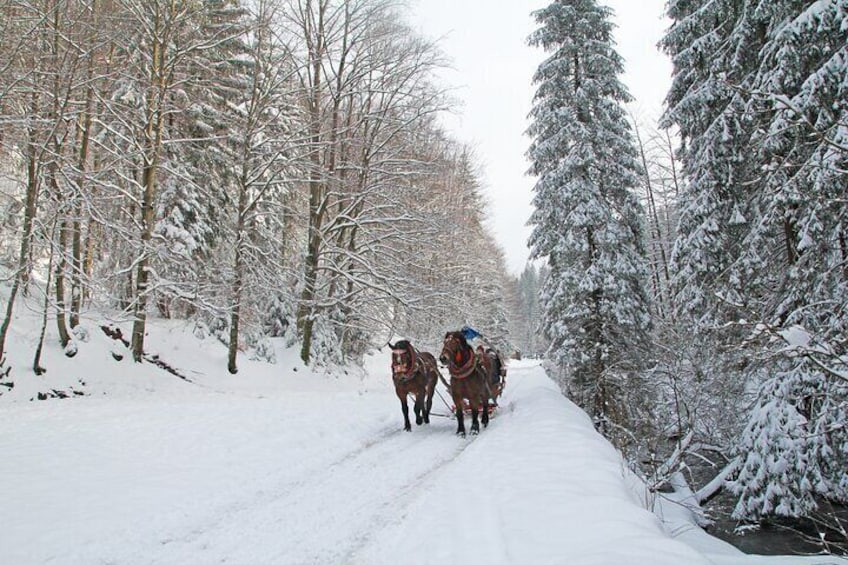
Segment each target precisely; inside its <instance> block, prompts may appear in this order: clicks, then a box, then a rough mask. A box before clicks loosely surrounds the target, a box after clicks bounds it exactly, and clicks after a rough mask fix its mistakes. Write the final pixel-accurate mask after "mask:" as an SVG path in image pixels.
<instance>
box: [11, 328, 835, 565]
mask: <svg viewBox="0 0 848 565" xmlns="http://www.w3.org/2000/svg"><path fill="white" fill-rule="evenodd" d="M21 325H23V326H25V325H26V324H20V323H18V324H14V325H13V326H12V327H13V333H12V334H11V336H10V345H9V347H8V349H7V351H8V352H9V360H10V363H11V364H12V367H13V372H12V374H13V376H14V377H16V379H15V380H16V387H15V389H13V390H12V391H11V392H9V393H6V394H4V395H3V396H0V429H2V430H3V431H2V434H0V477H2V478H3V483H2V484H3V494H2V503H1V504H0V563H9V564H16V565H26V564H46V563H61V564H69V565H70V564H92V563H116V564H141V563H143V564H176V563H179V564H208V563H223V562H226V563H235V564H250V565H255V564H264V563H269V564H272V563H273V564H301V563H303V564H306V563H318V564H337V563H345V564H362V565H366V564H367V565H379V564H389V563H391V564H394V563H398V562H400V561H403V562H404V563H409V564H418V563H420V564H432V563H439V564H445V565H446V564H453V563H456V564H463V565H473V564H476V563H486V564H487V565H501V564H545V563H569V564H607V563H614V564H618V563H627V564H639V563H646V564H652V565H662V564H674V565H678V564H682V563H685V564H695V565H697V564H702V563H703V564H710V563H712V564H721V565H737V564H749V563H750V564H775V565H776V564H789V563H792V564H796V563H805V564H813V563H835V562H837V560H836V559H834V558H830V557H828V558H824V557H818V558H817V557H760V556H746V555H744V554H742V553H740V552H739V551H737V550H736V549H735V548H733V547H731V546H729V545H727V544H725V543H724V542H720V541H718V540H716V539H714V538H711V537H709V536H707V535H706V534H705V533H704V532H703V531H702V530H701V529H700V528H698V527H696V526H694V522H693V518H692V516H691V515H690V514H689V512H688V511H687V510H685V509H684V508H683V507H682V506H681V505H679V504H675V503H674V501H672V500H662V499H656V500H655V499H654V497H653V496H651V495H649V493H647V492H646V491H645V489H644V486H643V485H642V484H641V483H640V482H639V481H638V479H637V478H636V477H635V476H633V475H632V474H631V473H630V472H629V471H628V470H627V469H626V467H625V466H624V465H623V462H622V460H621V458H620V456H619V455H618V453H617V452H616V451H615V450H614V449H613V448H612V446H611V445H610V444H609V443H607V442H606V440H604V439H603V438H602V437H601V436H600V435H598V434H597V433H596V432H595V431H594V429H593V427H592V425H591V422H590V421H589V419H588V417H587V416H586V415H585V414H584V413H583V412H582V411H581V410H579V409H578V408H577V407H576V406H575V405H574V404H572V403H571V402H569V401H568V400H567V399H565V398H564V397H563V396H562V395H561V394H560V392H559V390H558V388H557V386H556V385H555V384H554V383H553V382H552V381H551V380H550V379H549V378H548V377H547V376H546V375H545V372H544V370H543V369H542V367H541V366H540V365H539V364H538V363H536V362H532V361H524V362H517V361H512V362H511V364H510V366H509V375H508V382H507V388H506V391H505V393H504V396H503V398H502V402H501V406H500V408H499V409H498V412H497V414H496V415H495V417H494V418H493V419H492V421H491V423H490V425H489V427H488V429H485V430H483V431H482V432H481V433H480V435H479V436H469V437H468V438H464V439H463V438H459V437H456V436H455V435H454V430H455V422H454V421H453V420H452V419H450V418H448V417H447V416H446V412H447V408H446V406H445V404H444V403H443V401H442V400H441V399H440V398H439V397H436V399H435V404H434V410H433V411H434V416H433V418H432V423H431V424H430V425H429V426H421V427H416V428H414V429H413V431H412V432H411V433H405V432H403V431H402V425H403V420H402V416H401V412H400V408H399V406H398V401H397V398H396V397H395V395H394V390H393V388H392V386H391V379H390V372H389V366H390V359H389V353H388V350H387V349H385V350H384V351H382V352H377V353H376V354H374V355H372V356H369V357H368V358H367V359H366V362H365V365H364V367H361V368H349V369H348V370H347V371H346V372H341V371H337V374H336V375H335V376H334V375H331V374H325V373H320V372H317V373H316V372H312V371H310V370H309V369H308V368H306V367H304V366H303V365H302V364H301V363H300V362H299V361H298V360H297V358H296V355H295V352H293V351H291V350H287V349H285V348H283V347H282V345H281V344H280V343H279V342H275V346H276V348H277V351H276V355H277V359H279V360H280V361H279V363H278V364H276V365H270V364H267V363H262V362H258V361H250V360H249V359H248V357H249V355H242V356H241V357H240V372H239V373H238V374H237V375H235V376H232V375H229V374H228V373H227V372H226V362H225V359H226V350H225V348H224V346H223V345H222V344H221V343H220V342H218V341H216V340H215V339H214V338H207V339H198V338H197V337H195V336H194V334H193V328H192V327H191V325H187V324H184V323H177V322H164V321H161V320H155V321H153V322H152V323H151V328H150V333H149V335H148V341H147V343H148V349H149V351H150V352H153V353H158V354H159V355H160V356H161V358H162V359H164V360H167V361H168V362H169V363H170V364H171V365H172V366H174V367H177V368H178V369H179V370H180V371H181V372H182V374H183V375H185V376H186V377H188V378H189V379H190V380H191V382H187V381H184V380H181V379H179V378H177V377H175V376H173V375H171V374H168V373H166V372H164V371H162V370H160V369H157V368H155V367H154V366H152V365H150V364H141V365H137V364H133V363H132V362H131V360H130V356H129V355H125V356H124V359H123V360H122V361H115V360H114V359H113V358H112V356H111V354H110V353H111V351H113V350H114V349H115V348H116V342H114V341H112V340H111V339H109V338H107V337H106V336H105V335H104V334H103V333H102V332H101V331H100V330H99V329H98V328H97V327H96V326H95V325H94V324H92V325H90V326H89V327H88V330H89V340H88V342H86V343H80V344H79V353H78V354H77V356H76V357H75V358H74V359H66V358H64V357H63V356H62V355H61V350H60V348H59V347H58V346H56V345H53V344H52V343H51V344H49V345H48V346H47V347H46V351H45V357H44V362H43V364H44V365H45V366H46V367H47V368H48V373H47V374H46V375H44V376H42V377H36V376H35V375H34V374H33V373H32V372H31V371H30V370H29V369H28V368H27V362H28V360H27V359H25V358H24V357H23V356H24V353H25V352H27V351H31V350H32V346H33V344H34V341H35V336H36V335H37V332H35V331H33V332H32V333H26V332H25V333H23V334H22V333H15V332H16V330H15V328H18V327H20V326H21ZM34 327H35V326H34ZM126 329H128V328H125V330H126ZM126 333H127V332H126V331H125V334H126ZM119 347H123V346H119ZM80 380H82V381H84V382H85V385H84V386H83V385H81V384H80V383H79V381H80ZM62 386H65V387H70V386H75V387H76V388H77V389H79V390H84V391H85V392H86V393H87V395H86V396H84V397H76V398H73V399H68V400H57V399H53V400H48V401H41V402H39V401H33V402H30V401H28V398H29V396H32V395H34V394H35V393H36V392H37V391H38V390H46V389H49V388H51V387H62ZM440 392H441V393H442V395H444V391H443V390H441V387H440ZM445 397H446V396H445ZM435 414H438V415H435ZM650 509H654V512H651V510H650Z"/></svg>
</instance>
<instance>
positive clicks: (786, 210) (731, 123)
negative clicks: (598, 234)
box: [663, 0, 848, 519]
mask: <svg viewBox="0 0 848 565" xmlns="http://www.w3.org/2000/svg"><path fill="white" fill-rule="evenodd" d="M669 16H670V17H671V18H672V19H673V20H674V24H673V25H672V27H671V29H670V31H669V34H668V35H667V37H666V38H665V39H664V40H663V46H664V48H665V49H666V51H667V52H669V54H670V55H671V56H672V58H673V62H674V67H675V68H674V75H675V77H674V83H673V86H672V90H671V92H670V93H669V96H668V99H667V101H668V103H669V110H668V112H667V114H666V120H667V123H669V124H676V125H678V126H679V127H680V131H681V137H682V140H683V150H682V157H683V162H684V171H685V173H686V176H687V179H688V188H687V190H686V192H685V193H684V195H683V199H682V205H683V210H682V215H681V221H680V226H679V237H678V240H677V243H676V246H675V257H674V260H675V266H676V268H677V273H676V282H677V288H678V290H679V291H680V292H679V293H678V295H677V299H678V306H679V309H680V310H681V311H683V312H685V313H688V314H690V316H691V317H690V319H691V320H692V321H693V322H694V327H695V329H696V331H698V332H699V333H700V334H701V335H703V334H704V333H709V334H712V336H713V337H714V341H713V344H714V345H721V346H725V347H726V346H731V347H726V350H731V351H735V352H736V353H737V354H738V355H737V356H735V357H736V358H735V360H734V359H731V358H730V357H729V356H727V355H722V356H723V357H724V358H725V361H728V360H733V361H734V363H733V365H732V366H726V367H727V368H728V369H729V373H731V374H733V373H735V374H738V375H739V376H740V377H741V378H740V379H739V381H740V382H742V383H743V384H744V385H745V386H746V388H747V390H749V391H752V392H756V399H755V402H754V408H753V410H752V411H751V412H750V414H747V416H749V418H748V423H747V425H746V426H744V430H740V432H741V434H740V436H739V438H738V441H737V449H736V452H737V455H738V456H739V461H740V466H739V473H738V476H737V477H736V479H735V480H734V481H733V482H732V483H731V485H732V488H733V490H734V491H735V492H736V493H737V494H738V495H739V497H740V499H739V503H738V505H737V507H736V511H735V513H736V516H737V517H738V518H745V519H760V518H763V517H767V516H769V515H774V514H777V515H783V516H802V515H809V514H811V513H814V512H815V511H816V505H817V503H816V499H817V497H825V498H829V499H833V500H838V501H845V500H846V499H848V491H846V484H848V478H847V477H846V472H845V468H846V465H845V457H846V453H848V445H847V444H846V437H845V433H844V431H843V428H844V416H845V414H844V413H845V406H846V403H847V402H848V397H846V387H845V382H844V375H845V361H844V359H845V353H846V348H845V341H844V335H845V330H846V315H845V309H844V296H846V292H848V288H846V279H848V273H846V269H845V264H846V258H848V253H846V245H845V241H846V238H845V233H846V232H845V226H846V219H848V218H846V212H848V206H846V203H845V200H844V191H845V182H846V166H845V165H846V154H848V144H846V143H845V133H844V132H845V123H846V102H845V101H846V99H847V97H846V92H845V90H846V86H845V81H844V76H845V74H846V60H848V58H846V54H848V51H846V49H848V48H846V44H848V25H846V11H845V7H844V2H839V1H837V0H824V1H821V2H814V3H809V2H794V1H791V0H776V1H772V2H756V1H754V0H719V1H711V2H697V1H696V2H691V1H683V0H681V1H678V2H671V3H670V4H669ZM839 194H842V195H843V197H840V196H838V195H839ZM752 329H753V331H752ZM713 350H714V351H716V352H718V351H719V350H718V349H713ZM717 372H718V371H717ZM721 372H724V371H721ZM713 384H715V383H713ZM714 392H715V393H719V392H720V391H719V390H718V389H716V390H715V391H714ZM725 392H726V391H725Z"/></svg>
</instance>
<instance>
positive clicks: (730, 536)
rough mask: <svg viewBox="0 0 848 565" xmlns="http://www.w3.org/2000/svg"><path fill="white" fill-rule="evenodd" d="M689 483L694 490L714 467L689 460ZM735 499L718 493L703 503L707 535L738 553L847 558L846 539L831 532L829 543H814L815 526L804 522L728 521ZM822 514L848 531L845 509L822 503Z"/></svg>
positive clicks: (827, 536) (828, 538) (710, 475)
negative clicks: (708, 520)
mask: <svg viewBox="0 0 848 565" xmlns="http://www.w3.org/2000/svg"><path fill="white" fill-rule="evenodd" d="M689 469H690V471H691V472H692V476H691V477H690V478H691V480H692V481H693V482H694V483H695V484H696V488H697V487H700V486H701V485H702V484H705V483H707V482H708V481H709V480H711V479H712V478H713V477H714V476H715V472H716V471H715V468H714V467H711V466H706V465H704V463H703V462H702V461H691V462H690V467H689ZM735 505H736V497H735V496H733V494H731V493H730V492H727V491H722V492H720V493H719V494H718V495H716V496H715V497H713V498H712V499H711V500H710V501H709V502H707V503H706V504H705V507H704V510H705V511H706V513H707V515H708V517H709V518H710V519H711V520H712V521H713V523H712V525H710V526H708V527H707V528H706V531H707V533H709V534H710V535H712V536H714V537H717V538H719V539H721V540H724V541H726V542H727V543H729V544H731V545H733V546H735V547H737V548H738V549H739V550H740V551H743V552H745V553H749V554H756V555H821V554H823V553H832V554H837V555H848V539H845V538H838V537H837V536H836V535H835V534H834V533H833V532H829V533H828V534H827V535H826V540H828V541H830V542H831V543H827V544H823V543H820V542H818V541H817V540H819V534H818V531H817V529H816V527H815V525H814V524H813V523H812V522H811V521H809V520H807V521H804V520H788V519H787V520H781V521H773V522H770V523H766V524H760V525H756V526H750V525H745V524H741V523H740V522H738V521H737V520H734V519H733V518H731V514H732V513H733V507H734V506H735ZM822 511H823V515H826V516H828V518H827V521H829V522H834V523H835V522H837V521H838V522H839V523H841V527H842V528H844V529H846V530H848V508H845V507H836V506H832V505H830V504H828V503H826V502H822Z"/></svg>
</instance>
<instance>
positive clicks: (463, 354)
mask: <svg viewBox="0 0 848 565" xmlns="http://www.w3.org/2000/svg"><path fill="white" fill-rule="evenodd" d="M485 358H486V356H482V357H481V356H480V355H478V354H476V353H475V352H474V349H473V348H472V347H471V346H470V345H468V341H466V339H465V336H463V335H462V333H461V332H448V333H446V334H445V341H444V344H443V345H442V353H441V355H439V361H441V362H442V363H443V364H445V365H447V367H448V372H449V373H450V376H451V379H450V393H451V397H452V398H453V404H454V407H455V410H456V422H457V428H456V435H459V436H465V417H464V412H465V403H464V400H468V403H469V404H470V406H471V433H472V434H476V433H479V432H480V423H479V421H478V418H477V416H478V414H479V413H480V410H482V411H483V415H482V421H483V427H484V428H485V427H486V426H488V425H489V398H490V397H491V396H492V393H491V390H490V387H489V373H488V371H489V369H487V365H486V364H485V360H484V359H485ZM489 366H491V362H490V363H489Z"/></svg>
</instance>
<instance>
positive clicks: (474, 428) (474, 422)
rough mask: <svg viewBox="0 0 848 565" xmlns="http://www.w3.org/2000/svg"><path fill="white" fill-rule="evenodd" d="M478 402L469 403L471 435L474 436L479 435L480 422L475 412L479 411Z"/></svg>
mask: <svg viewBox="0 0 848 565" xmlns="http://www.w3.org/2000/svg"><path fill="white" fill-rule="evenodd" d="M479 404H480V403H479V402H472V403H471V434H472V435H476V434H478V433H480V421H479V420H478V419H477V412H478V411H479Z"/></svg>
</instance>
